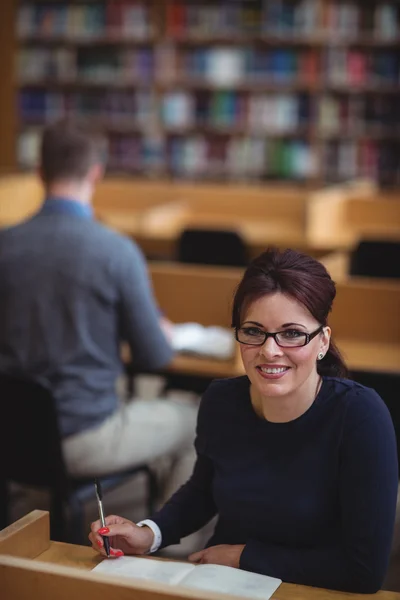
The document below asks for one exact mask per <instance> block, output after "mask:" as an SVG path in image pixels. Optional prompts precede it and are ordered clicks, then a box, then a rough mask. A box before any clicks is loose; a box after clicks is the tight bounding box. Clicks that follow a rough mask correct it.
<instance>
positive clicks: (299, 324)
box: [282, 323, 307, 329]
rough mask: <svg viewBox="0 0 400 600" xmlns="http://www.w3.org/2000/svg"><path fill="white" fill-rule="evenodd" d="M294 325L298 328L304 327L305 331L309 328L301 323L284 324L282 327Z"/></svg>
mask: <svg viewBox="0 0 400 600" xmlns="http://www.w3.org/2000/svg"><path fill="white" fill-rule="evenodd" d="M293 325H296V327H302V328H303V329H307V327H305V326H304V325H302V324H301V323H284V324H283V325H282V327H293Z"/></svg>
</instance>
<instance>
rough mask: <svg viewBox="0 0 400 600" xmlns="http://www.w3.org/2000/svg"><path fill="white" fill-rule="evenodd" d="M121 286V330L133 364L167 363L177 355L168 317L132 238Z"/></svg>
mask: <svg viewBox="0 0 400 600" xmlns="http://www.w3.org/2000/svg"><path fill="white" fill-rule="evenodd" d="M119 290H120V302H119V311H118V312H119V318H120V334H121V336H122V338H123V339H124V340H126V341H127V342H128V344H129V347H130V349H131V352H132V361H133V364H134V365H135V366H136V367H138V368H145V369H149V370H152V369H158V368H161V367H163V366H165V365H167V364H168V363H169V362H170V361H171V359H172V357H173V350H172V348H171V345H170V343H169V340H168V337H167V335H168V334H167V327H166V324H165V323H166V322H167V320H166V319H165V317H163V316H161V313H160V311H159V309H158V307H157V304H156V301H155V298H154V294H153V290H152V286H151V283H150V279H149V274H148V270H147V265H146V261H145V258H144V256H143V254H142V252H141V250H140V249H139V248H138V246H137V245H136V244H134V243H132V242H130V241H128V240H127V245H126V251H125V253H124V256H121V262H120V265H119Z"/></svg>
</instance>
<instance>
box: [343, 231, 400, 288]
mask: <svg viewBox="0 0 400 600" xmlns="http://www.w3.org/2000/svg"><path fill="white" fill-rule="evenodd" d="M350 275H361V276H366V277H382V278H395V279H399V278H400V242H391V241H377V240H369V241H367V240H363V241H361V242H360V243H359V245H358V247H357V248H356V249H355V250H354V252H353V253H352V255H351V258H350Z"/></svg>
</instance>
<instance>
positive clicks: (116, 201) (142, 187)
mask: <svg viewBox="0 0 400 600" xmlns="http://www.w3.org/2000/svg"><path fill="white" fill-rule="evenodd" d="M172 194H173V192H172V188H171V185H170V184H169V183H168V182H162V181H160V182H146V181H139V182H138V181H132V180H131V179H129V178H122V177H106V178H105V179H104V180H102V181H100V182H99V183H98V185H97V187H96V190H95V193H94V196H93V206H94V208H95V210H99V211H101V210H111V211H131V210H133V211H135V210H137V209H143V208H148V207H150V206H154V205H155V204H162V203H164V202H167V201H169V200H171V199H173V195H172Z"/></svg>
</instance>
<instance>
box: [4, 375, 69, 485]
mask: <svg viewBox="0 0 400 600" xmlns="http://www.w3.org/2000/svg"><path fill="white" fill-rule="evenodd" d="M0 402H1V414H2V434H1V435H0V452H1V457H2V458H1V462H2V477H3V478H5V479H6V480H12V481H16V482H18V483H24V484H28V485H35V486H38V487H40V486H43V487H51V488H53V489H54V490H56V491H57V492H58V493H63V492H64V491H66V490H67V477H66V470H65V465H64V461H63V457H62V449H61V438H60V434H59V429H58V423H57V415H56V410H55V405H54V400H53V397H52V395H51V393H50V392H49V391H48V390H47V389H46V388H44V387H42V386H41V385H39V384H37V383H33V382H32V381H26V380H22V379H18V378H14V377H10V376H8V375H4V374H0Z"/></svg>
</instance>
